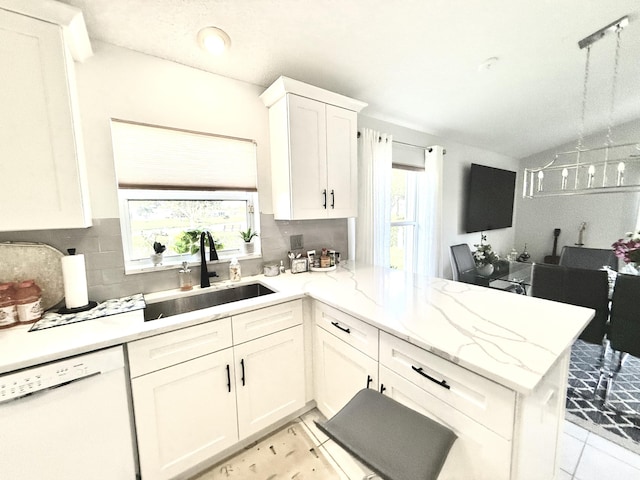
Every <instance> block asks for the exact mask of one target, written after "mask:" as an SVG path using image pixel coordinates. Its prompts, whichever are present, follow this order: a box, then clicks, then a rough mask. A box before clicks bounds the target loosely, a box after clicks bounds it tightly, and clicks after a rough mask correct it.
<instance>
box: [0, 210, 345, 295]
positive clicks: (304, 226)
mask: <svg viewBox="0 0 640 480" xmlns="http://www.w3.org/2000/svg"><path fill="white" fill-rule="evenodd" d="M291 235H303V240H304V248H303V250H305V251H306V250H311V249H316V250H319V249H321V248H322V247H327V248H333V249H334V250H336V251H339V252H341V255H342V258H346V256H347V255H346V253H347V245H348V242H347V220H346V219H335V220H299V221H280V220H278V221H276V220H274V218H273V215H264V214H261V215H260V241H261V245H262V258H258V259H252V260H242V261H241V266H242V274H243V275H247V276H248V275H255V274H258V273H262V266H263V265H264V264H265V263H279V262H280V260H285V265H287V263H286V260H287V257H286V255H287V252H288V251H289V250H290V243H289V236H291ZM6 241H12V242H40V243H46V244H48V245H51V246H52V247H54V248H57V249H58V250H60V251H62V252H65V253H66V251H67V249H69V248H75V249H76V251H77V253H82V254H84V255H85V260H86V268H87V285H88V288H89V298H90V300H95V301H102V300H106V299H109V298H117V297H121V296H124V295H131V294H134V293H149V292H156V291H160V290H169V289H173V288H177V286H178V279H177V270H178V269H177V268H176V269H166V270H159V271H157V272H144V273H136V274H130V275H125V273H124V256H123V251H122V236H121V233H120V220H119V219H118V218H95V219H93V226H92V227H89V228H78V229H66V230H30V231H23V232H0V242H6ZM227 267H228V262H221V264H220V267H219V268H217V269H216V268H214V270H216V271H217V272H218V274H219V275H220V277H221V279H227V278H228V276H229V274H228V268H227ZM199 274H200V270H199V268H194V269H193V275H194V279H197V278H199ZM0 281H2V279H0Z"/></svg>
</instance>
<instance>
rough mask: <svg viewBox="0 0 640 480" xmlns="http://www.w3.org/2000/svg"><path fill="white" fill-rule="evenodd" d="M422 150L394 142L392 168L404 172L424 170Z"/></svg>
mask: <svg viewBox="0 0 640 480" xmlns="http://www.w3.org/2000/svg"><path fill="white" fill-rule="evenodd" d="M424 150H425V149H424V148H419V147H414V146H413V145H406V144H403V143H398V142H394V143H393V145H392V151H393V153H392V158H393V166H394V167H395V168H404V169H406V170H419V171H423V170H424V163H425V162H424Z"/></svg>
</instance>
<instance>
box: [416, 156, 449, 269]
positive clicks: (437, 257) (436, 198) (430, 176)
mask: <svg viewBox="0 0 640 480" xmlns="http://www.w3.org/2000/svg"><path fill="white" fill-rule="evenodd" d="M424 155H425V165H424V172H420V175H419V177H418V195H417V206H416V217H417V218H416V220H417V224H418V249H417V261H416V265H417V267H416V272H415V273H418V274H421V275H428V276H432V277H442V275H443V271H442V269H443V266H442V169H443V158H444V148H443V147H442V146H440V145H434V146H432V147H429V148H427V149H426V150H425V152H424Z"/></svg>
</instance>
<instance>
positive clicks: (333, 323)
mask: <svg viewBox="0 0 640 480" xmlns="http://www.w3.org/2000/svg"><path fill="white" fill-rule="evenodd" d="M315 320H316V325H318V326H319V327H321V328H323V329H325V330H326V331H327V332H329V333H331V334H332V335H335V336H336V337H338V338H340V339H342V340H344V341H345V342H347V343H348V344H349V345H351V346H353V347H355V348H357V349H358V350H360V351H361V352H363V353H365V354H366V355H368V356H370V357H371V358H373V359H374V360H378V329H377V328H376V327H373V326H371V325H369V324H368V323H365V322H363V321H362V320H358V319H357V318H355V317H352V316H351V315H348V314H346V313H344V312H341V311H340V310H337V309H335V308H333V307H330V306H328V305H325V304H324V303H321V302H315Z"/></svg>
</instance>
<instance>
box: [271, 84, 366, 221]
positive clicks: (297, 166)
mask: <svg viewBox="0 0 640 480" xmlns="http://www.w3.org/2000/svg"><path fill="white" fill-rule="evenodd" d="M261 98H262V100H263V102H264V103H265V105H266V106H267V107H269V128H270V138H271V177H272V190H273V209H274V216H275V219H276V220H308V219H322V218H346V217H355V216H357V210H358V203H357V200H358V169H357V163H358V155H357V122H358V115H357V113H358V112H359V111H360V110H361V109H362V108H364V107H365V106H366V104H365V103H363V102H359V101H357V100H353V99H350V98H347V97H344V96H342V95H338V94H336V93H333V92H329V91H327V90H323V89H321V88H317V87H313V86H311V85H307V84H305V83H302V82H298V81H296V80H292V79H290V78H286V77H280V78H279V79H278V80H277V81H276V82H275V83H274V84H273V85H271V87H269V88H268V89H267V90H266V91H265V92H264V93H263V94H262V95H261Z"/></svg>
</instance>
